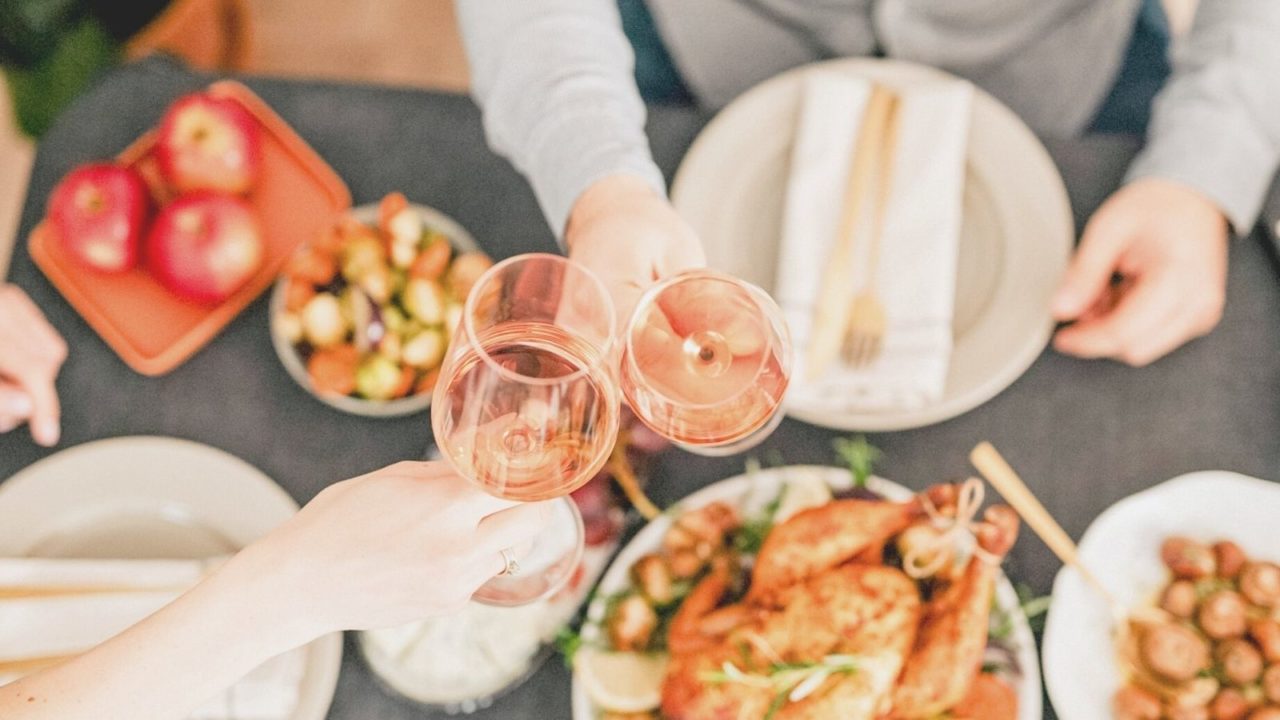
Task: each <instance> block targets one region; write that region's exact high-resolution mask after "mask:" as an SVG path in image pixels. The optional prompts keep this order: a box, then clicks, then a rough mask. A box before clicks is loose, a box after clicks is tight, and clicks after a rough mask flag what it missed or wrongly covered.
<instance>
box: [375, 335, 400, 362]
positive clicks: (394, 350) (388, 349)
mask: <svg viewBox="0 0 1280 720" xmlns="http://www.w3.org/2000/svg"><path fill="white" fill-rule="evenodd" d="M377 347H378V354H379V355H381V356H383V357H385V358H387V359H388V360H391V361H393V362H397V363H398V362H400V358H401V352H402V350H403V348H404V343H402V342H401V340H400V336H399V335H398V334H396V333H393V332H388V333H387V334H386V335H384V336H383V337H382V340H381V341H379V342H378V345H377Z"/></svg>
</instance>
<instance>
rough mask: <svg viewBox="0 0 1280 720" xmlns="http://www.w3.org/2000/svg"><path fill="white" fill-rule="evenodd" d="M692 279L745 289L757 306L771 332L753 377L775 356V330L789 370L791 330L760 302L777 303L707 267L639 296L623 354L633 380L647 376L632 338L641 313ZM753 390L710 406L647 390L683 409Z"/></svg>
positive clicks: (686, 272)
mask: <svg viewBox="0 0 1280 720" xmlns="http://www.w3.org/2000/svg"><path fill="white" fill-rule="evenodd" d="M690 280H717V281H719V282H724V283H728V284H730V285H734V286H736V287H739V288H742V289H743V290H745V291H746V293H747V295H748V296H749V297H750V298H751V300H752V302H754V303H755V304H756V307H758V308H759V309H760V318H761V321H762V322H763V323H765V324H766V325H768V326H769V328H770V331H766V332H765V346H764V352H762V353H760V364H759V365H758V366H756V369H755V373H754V375H753V377H759V376H760V373H761V372H762V371H763V370H764V367H765V365H766V364H768V362H769V356H770V355H771V354H772V353H773V346H774V337H773V332H772V330H776V331H777V332H778V333H779V334H780V336H781V337H780V339H781V341H782V342H781V346H782V350H783V351H784V353H788V356H787V357H782V358H780V359H781V360H782V362H783V363H784V364H785V365H786V366H787V367H788V369H789V367H790V365H791V362H790V360H791V358H790V357H789V351H788V346H789V342H788V338H787V334H788V330H787V326H786V323H781V324H780V325H779V324H778V323H775V322H774V318H772V317H770V315H771V314H770V312H769V311H768V309H767V307H766V305H764V304H763V303H762V302H761V300H762V299H764V300H767V301H768V302H769V303H770V304H775V303H773V299H772V298H770V297H769V294H768V293H766V292H765V291H764V289H763V288H761V287H759V286H758V285H755V284H752V283H749V282H747V281H746V280H743V279H741V278H738V277H734V276H733V275H729V274H728V273H722V272H717V271H715V270H710V269H708V268H694V269H691V270H684V271H681V272H678V273H676V274H675V275H672V276H670V277H667V278H664V279H662V280H661V281H659V282H657V283H655V284H654V285H652V286H650V287H649V289H648V290H645V292H644V294H643V295H641V296H640V300H639V301H637V302H636V309H635V310H634V311H633V312H632V313H631V319H630V321H629V322H628V323H627V333H626V337H624V338H623V351H624V352H623V355H624V356H625V359H624V360H623V362H625V363H626V364H627V369H628V370H629V371H630V374H631V376H632V377H636V378H639V377H643V376H644V373H643V372H642V371H641V369H640V365H639V363H637V362H636V354H635V348H634V343H633V338H634V337H635V335H636V329H637V326H638V325H639V324H640V321H641V316H642V315H644V314H646V313H644V312H642V310H643V309H645V308H648V307H649V306H652V305H654V304H655V303H656V302H657V299H658V296H659V295H661V294H662V293H663V292H665V291H666V290H668V289H670V288H671V287H673V286H675V285H678V284H680V283H682V282H688V281H690ZM775 305H776V304H775ZM778 319H779V320H781V318H778ZM750 389H751V386H750V385H749V384H748V385H743V386H742V387H741V388H740V389H739V390H738V391H737V392H735V393H734V394H733V395H730V396H729V397H726V398H723V399H721V400H717V401H715V402H710V403H693V402H686V401H682V400H676V399H675V398H672V397H670V396H668V395H667V394H666V393H664V392H662V391H661V390H659V389H658V388H655V387H652V385H651V386H650V387H649V388H648V391H649V392H650V393H652V394H654V395H656V396H658V397H659V398H660V399H661V400H662V401H663V402H666V403H671V404H673V405H679V406H681V407H684V408H692V409H711V408H715V407H718V406H721V405H724V404H726V403H730V402H733V401H734V400H737V399H738V398H739V397H741V396H742V395H743V394H744V393H746V392H747V391H748V390H750Z"/></svg>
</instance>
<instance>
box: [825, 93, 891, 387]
mask: <svg viewBox="0 0 1280 720" xmlns="http://www.w3.org/2000/svg"><path fill="white" fill-rule="evenodd" d="M892 100H893V93H891V92H890V91H889V90H888V89H886V88H884V87H883V86H881V85H873V86H872V87H871V97H870V98H869V99H868V100H867V108H866V111H865V113H864V115H863V118H862V126H861V127H860V128H859V131H858V139H857V142H855V143H854V148H853V157H852V158H851V160H850V162H851V166H850V169H849V179H848V182H846V184H845V191H844V197H843V201H842V205H841V214H840V225H839V229H838V231H837V234H836V242H835V245H834V247H832V249H831V256H830V258H828V262H827V266H826V271H825V272H824V273H823V276H822V286H821V288H820V290H819V293H818V304H817V307H816V308H815V309H814V322H813V336H812V338H811V339H810V341H809V348H808V350H809V351H808V360H807V363H806V365H807V367H806V369H805V372H806V373H807V375H808V377H809V378H810V379H814V378H817V377H820V376H821V375H822V374H823V373H824V372H826V370H827V368H828V367H830V366H831V363H833V362H835V360H836V359H837V357H838V356H839V354H840V346H841V344H842V343H843V342H844V332H845V328H846V327H848V325H849V312H850V310H851V304H852V301H853V293H852V286H851V285H850V283H849V274H848V273H849V268H850V267H851V266H852V264H853V251H854V248H855V246H856V239H857V237H856V235H857V233H856V231H857V228H858V224H859V222H860V221H861V218H862V213H863V206H864V205H865V204H866V199H867V192H868V190H869V186H870V184H871V179H872V175H874V174H875V171H876V168H877V167H878V165H879V156H880V152H881V149H882V148H881V143H882V140H883V136H884V131H885V125H886V123H887V122H888V118H889V113H890V110H891V108H892Z"/></svg>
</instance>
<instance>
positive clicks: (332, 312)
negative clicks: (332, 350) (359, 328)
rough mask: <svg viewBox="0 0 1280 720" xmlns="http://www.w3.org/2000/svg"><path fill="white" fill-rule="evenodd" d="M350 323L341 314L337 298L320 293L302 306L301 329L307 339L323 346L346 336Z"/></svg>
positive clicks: (334, 343) (313, 343) (337, 341)
mask: <svg viewBox="0 0 1280 720" xmlns="http://www.w3.org/2000/svg"><path fill="white" fill-rule="evenodd" d="M350 329H351V328H350V325H348V323H347V321H346V320H345V319H344V318H343V316H342V308H341V306H340V305H339V303H338V298H336V297H334V296H333V295H331V294H330V293H320V294H318V295H316V296H315V297H313V298H311V300H310V301H308V302H307V304H306V306H304V307H303V308H302V330H303V333H304V334H305V335H306V338H307V341H308V342H310V343H311V344H312V345H314V346H316V347H318V348H323V347H329V346H330V345H337V344H338V343H340V342H342V341H343V340H344V339H346V337H347V331H348V330H350Z"/></svg>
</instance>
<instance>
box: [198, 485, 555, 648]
mask: <svg viewBox="0 0 1280 720" xmlns="http://www.w3.org/2000/svg"><path fill="white" fill-rule="evenodd" d="M549 517H550V511H549V509H548V507H547V505H546V504H544V503H524V504H517V503H513V502H510V501H507V500H501V499H498V498H495V497H493V496H490V495H487V494H485V493H484V492H482V491H481V490H479V489H478V488H476V487H474V486H473V485H471V484H470V483H469V482H467V481H466V480H464V479H463V478H462V477H460V476H458V475H457V474H456V473H454V472H453V470H451V469H450V468H449V467H448V465H446V464H445V463H442V462H429V463H428V462H402V463H398V464H396V465H392V466H390V467H387V468H384V469H382V470H378V471H376V472H373V473H370V474H368V475H363V476H361V477H358V478H354V479H352V480H346V481H343V482H340V483H337V484H335V485H332V486H330V487H328V488H326V489H325V490H324V491H322V492H321V493H320V494H319V495H317V496H316V497H315V499H313V500H312V501H311V502H310V503H307V505H306V507H304V508H302V510H301V511H300V512H299V513H298V514H297V515H295V516H294V517H293V518H292V519H290V520H289V521H288V522H286V523H285V524H283V525H281V526H280V527H279V528H277V529H276V530H274V531H272V532H271V533H270V534H268V535H267V536H266V537H264V538H263V539H262V540H260V541H258V542H256V543H254V544H252V545H250V546H249V547H248V548H246V549H245V550H244V551H243V552H241V553H240V554H239V555H237V556H236V557H235V558H233V559H232V560H231V561H229V563H228V565H227V567H225V568H224V571H223V572H220V573H219V574H223V573H224V572H225V573H230V574H231V575H232V576H233V577H237V578H240V579H242V580H244V582H246V583H249V585H248V587H258V588H259V589H260V591H261V596H262V597H263V598H264V599H266V600H267V601H268V602H270V603H274V604H276V612H275V613H274V614H275V615H276V616H277V617H278V618H279V620H280V623H279V624H280V625H281V626H284V627H282V628H281V631H282V632H287V633H289V636H288V637H287V638H286V639H284V640H283V641H282V643H281V644H282V646H284V647H292V646H294V645H297V644H301V643H304V642H307V641H309V640H311V639H313V638H314V637H318V636H319V635H322V634H324V633H328V632H334V631H337V630H358V629H367V628H374V627H387V626H392V625H398V624H402V623H406V622H412V621H414V620H421V619H423V618H426V617H430V616H432V615H441V614H448V613H451V612H456V611H458V610H460V609H461V608H462V607H464V606H465V605H466V603H467V602H469V600H470V598H471V595H472V594H473V593H474V592H475V591H476V590H477V589H478V588H479V587H480V586H481V585H483V584H484V583H485V582H486V581H487V580H489V579H490V578H492V577H494V576H495V575H497V574H499V573H500V572H502V570H503V569H504V567H505V565H504V560H503V557H502V550H504V549H506V548H518V547H528V544H529V542H530V541H531V540H532V539H533V537H534V536H535V535H536V534H537V533H538V531H539V530H541V529H542V528H543V527H544V525H545V524H546V523H547V522H548V520H549ZM518 556H519V553H517V557H518ZM252 583H258V584H257V585H253V584H252Z"/></svg>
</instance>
